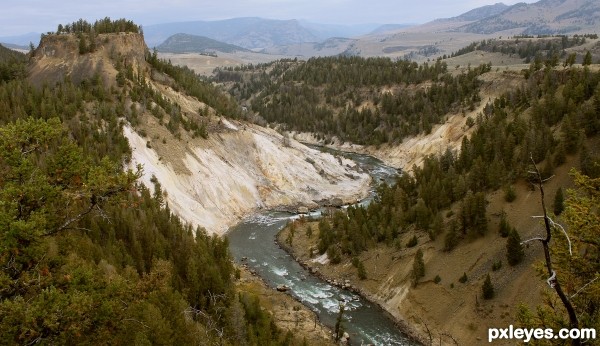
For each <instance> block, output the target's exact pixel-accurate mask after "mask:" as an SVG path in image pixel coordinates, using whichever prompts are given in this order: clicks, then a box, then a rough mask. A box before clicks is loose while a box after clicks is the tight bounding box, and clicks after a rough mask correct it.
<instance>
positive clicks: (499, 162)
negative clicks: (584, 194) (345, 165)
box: [319, 64, 600, 256]
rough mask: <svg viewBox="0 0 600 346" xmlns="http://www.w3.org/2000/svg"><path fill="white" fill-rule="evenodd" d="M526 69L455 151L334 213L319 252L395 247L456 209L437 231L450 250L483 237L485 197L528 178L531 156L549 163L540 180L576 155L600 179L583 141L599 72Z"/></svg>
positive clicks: (593, 129) (595, 123) (593, 121)
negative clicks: (364, 203) (371, 198)
mask: <svg viewBox="0 0 600 346" xmlns="http://www.w3.org/2000/svg"><path fill="white" fill-rule="evenodd" d="M531 71H533V72H531V75H530V76H529V79H528V80H527V83H526V84H525V86H524V87H523V88H518V89H515V90H512V91H510V92H508V93H507V94H505V95H503V96H501V97H499V98H498V99H496V100H495V101H494V102H493V103H489V104H487V105H486V106H485V107H484V111H483V113H482V114H480V115H479V116H478V118H477V120H476V122H477V125H478V126H477V128H476V130H475V131H474V132H473V134H472V135H471V137H470V138H466V137H465V138H464V139H463V142H462V146H461V149H460V151H459V152H452V151H450V150H446V151H445V152H444V153H442V154H441V155H438V156H429V157H426V158H425V159H424V162H423V166H422V167H413V170H412V173H411V174H403V175H402V176H400V177H398V178H397V180H396V184H395V185H394V186H392V187H391V186H388V185H385V184H383V185H381V186H380V187H379V189H378V198H377V199H376V201H375V202H373V203H371V204H370V205H369V206H368V207H350V208H348V209H347V217H345V216H344V215H334V217H333V219H332V224H331V225H332V226H329V229H328V231H327V234H328V236H327V237H328V238H327V241H323V242H321V243H320V249H319V250H320V252H321V253H323V252H325V251H327V249H328V247H329V246H330V245H335V246H336V247H339V249H340V250H341V253H342V254H344V255H349V256H356V255H357V254H359V253H360V252H361V251H364V250H366V249H368V248H369V247H370V246H372V245H374V244H376V243H385V244H387V245H389V246H392V245H393V244H394V243H395V240H396V239H397V237H398V236H399V235H400V234H402V233H405V232H406V231H407V230H410V229H417V230H423V231H427V232H429V231H430V230H432V229H434V228H436V227H437V228H439V225H438V226H435V225H436V223H437V224H439V216H438V215H439V214H442V212H443V211H444V210H446V209H448V208H450V207H452V206H454V210H457V209H458V212H457V213H456V214H455V215H454V217H450V218H446V219H445V220H443V222H442V224H443V227H442V231H441V232H444V231H445V232H446V234H445V235H444V237H445V238H444V240H445V249H446V250H447V251H451V250H452V249H453V248H455V247H456V246H457V245H458V244H459V243H460V241H461V240H462V239H466V238H477V237H481V236H483V235H485V234H486V233H487V229H488V220H487V218H486V208H487V202H486V199H485V193H486V192H487V191H490V190H496V189H499V188H501V187H502V186H510V185H512V184H513V183H514V182H515V181H516V180H517V179H529V175H528V173H527V172H528V170H529V165H530V163H531V158H533V160H534V161H535V162H536V163H546V165H545V169H544V171H543V172H542V173H543V175H544V177H543V178H544V179H545V178H548V177H550V176H551V175H552V174H553V169H554V166H553V165H552V164H548V163H554V162H557V160H556V157H558V156H562V155H564V153H565V152H567V153H575V152H577V151H578V150H581V155H580V156H581V157H582V159H581V160H582V170H583V171H584V173H586V174H588V175H589V176H590V177H597V176H599V175H600V168H598V167H600V166H598V165H597V164H594V162H597V160H598V159H597V157H596V156H594V155H595V154H593V153H592V152H590V150H588V149H587V148H586V147H585V146H582V143H583V141H584V139H585V138H586V137H591V136H596V135H597V134H598V133H599V131H600V117H599V116H598V114H599V113H598V112H597V109H600V84H599V82H600V73H598V72H592V71H590V70H589V69H587V68H583V69H578V68H573V69H569V70H557V69H543V70H537V71H536V70H535V67H534V66H533V64H532V67H531ZM563 150H564V151H563ZM558 162H560V160H559V161H558ZM436 219H438V221H437V222H436ZM434 226H435V227H434ZM509 229H510V226H509V225H508V224H506V225H504V226H503V228H501V232H502V233H503V234H506V235H508V234H509V233H508V230H509Z"/></svg>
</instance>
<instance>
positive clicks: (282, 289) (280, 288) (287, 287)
mask: <svg viewBox="0 0 600 346" xmlns="http://www.w3.org/2000/svg"><path fill="white" fill-rule="evenodd" d="M289 289H290V287H289V286H288V285H284V284H279V285H277V290H278V291H279V292H285V291H287V290H289Z"/></svg>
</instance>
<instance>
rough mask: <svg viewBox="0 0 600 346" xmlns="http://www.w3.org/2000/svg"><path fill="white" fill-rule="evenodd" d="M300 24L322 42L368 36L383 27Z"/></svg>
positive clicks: (375, 25) (378, 25)
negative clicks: (330, 39)
mask: <svg viewBox="0 0 600 346" xmlns="http://www.w3.org/2000/svg"><path fill="white" fill-rule="evenodd" d="M299 23H300V25H302V26H303V27H305V28H306V29H308V30H309V31H310V32H311V33H312V34H313V35H315V36H316V37H318V38H319V39H321V40H326V39H329V38H333V37H336V38H339V37H344V38H353V37H357V36H361V35H366V34H368V33H370V32H372V31H373V30H376V29H377V28H378V27H380V26H381V24H375V23H370V24H353V25H341V24H322V23H313V22H308V21H304V20H300V21H299ZM400 25H402V24H400Z"/></svg>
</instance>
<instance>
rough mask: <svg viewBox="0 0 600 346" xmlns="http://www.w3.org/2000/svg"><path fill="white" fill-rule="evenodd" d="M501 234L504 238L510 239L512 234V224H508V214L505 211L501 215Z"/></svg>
mask: <svg viewBox="0 0 600 346" xmlns="http://www.w3.org/2000/svg"><path fill="white" fill-rule="evenodd" d="M499 232H500V236H501V237H502V238H506V237H508V235H509V233H510V224H509V223H508V220H506V213H505V212H504V211H502V213H501V214H500V225H499Z"/></svg>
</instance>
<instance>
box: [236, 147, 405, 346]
mask: <svg viewBox="0 0 600 346" xmlns="http://www.w3.org/2000/svg"><path fill="white" fill-rule="evenodd" d="M336 154H341V153H340V152H336ZM343 154H344V156H347V157H349V158H351V159H353V160H354V161H355V162H357V163H358V164H359V165H360V166H361V167H362V168H363V169H364V170H366V171H368V172H369V173H370V174H371V176H372V177H373V181H374V182H378V181H387V182H388V183H391V182H392V181H393V179H394V177H395V176H396V174H397V170H396V169H394V168H391V167H388V166H385V165H384V164H383V163H382V162H381V161H379V160H377V159H375V158H373V157H371V156H367V155H359V154H348V153H343ZM374 194H375V191H374V189H372V190H371V193H370V195H369V197H367V198H366V199H365V200H363V201H361V202H360V203H361V204H368V203H369V202H370V201H371V200H372V198H373V196H374ZM320 214H321V210H318V211H315V212H313V213H311V216H313V217H319V216H320ZM296 217H297V216H296V215H292V214H289V213H282V212H265V213H261V214H257V215H254V216H252V217H249V218H247V219H246V220H244V221H242V222H241V223H239V224H238V225H236V226H235V227H232V228H231V229H230V230H229V232H228V233H227V237H228V238H229V244H230V251H231V253H232V255H233V257H234V258H235V260H236V261H237V262H238V263H241V262H242V258H247V260H246V261H245V263H247V264H248V266H249V267H250V268H251V269H254V270H255V271H256V273H257V274H258V275H259V276H260V277H262V278H263V280H264V281H265V282H266V283H267V284H268V285H269V286H270V287H272V288H275V287H277V285H280V284H283V285H287V286H289V287H290V289H289V290H288V292H289V293H290V294H291V295H293V296H294V297H296V298H297V299H298V300H299V301H300V302H302V303H303V304H304V305H306V306H308V307H309V308H310V309H311V310H313V311H315V312H316V313H317V315H318V316H319V319H320V321H321V322H322V323H323V324H325V325H327V326H329V327H331V328H332V329H333V328H334V326H335V323H336V319H337V315H338V312H339V304H340V302H343V303H344V305H345V312H344V319H345V322H344V323H343V327H344V330H345V331H346V332H348V333H349V334H350V342H351V343H352V344H353V345H361V344H375V345H416V344H415V343H414V342H413V341H410V340H409V339H408V338H407V337H406V336H405V335H404V334H403V333H402V332H401V331H400V330H399V329H398V328H397V327H396V326H395V324H394V323H393V321H392V320H391V319H390V318H389V317H388V316H387V314H386V313H385V312H384V311H383V310H382V309H381V308H380V307H379V306H377V305H376V304H372V303H370V302H368V301H367V300H365V299H363V298H361V297H360V296H358V295H356V294H353V293H351V292H349V291H345V290H342V289H340V288H337V287H335V286H332V285H330V284H328V283H327V282H325V281H323V280H321V279H320V278H318V277H316V276H314V275H312V274H310V273H309V272H308V271H307V270H306V269H304V268H303V267H302V266H300V264H298V263H297V262H296V261H295V260H294V259H293V258H292V257H291V256H290V255H289V254H288V253H287V252H285V251H284V250H282V249H281V248H280V247H279V246H278V245H277V243H276V242H275V237H276V235H277V233H278V232H279V231H280V230H281V229H282V228H283V227H284V226H285V225H286V224H287V222H288V221H289V220H291V219H294V218H296Z"/></svg>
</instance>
